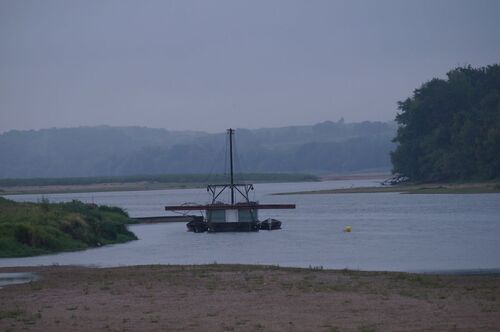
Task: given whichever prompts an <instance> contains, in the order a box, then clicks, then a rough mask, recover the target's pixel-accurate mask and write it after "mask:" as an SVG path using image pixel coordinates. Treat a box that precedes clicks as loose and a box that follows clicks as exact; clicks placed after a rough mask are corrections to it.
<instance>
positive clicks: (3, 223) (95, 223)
mask: <svg viewBox="0 0 500 332" xmlns="http://www.w3.org/2000/svg"><path fill="white" fill-rule="evenodd" d="M131 222H132V220H131V219H130V218H129V217H128V215H127V213H126V212H124V211H123V210H122V209H120V208H116V207H108V206H97V205H95V204H85V203H82V202H80V201H72V202H69V203H57V204H55V203H49V202H48V201H42V202H39V203H19V202H14V201H11V200H7V199H5V198H2V197H0V257H20V256H34V255H41V254H47V253H53V252H59V251H69V250H79V249H85V248H88V247H97V246H101V245H105V244H111V243H121V242H126V241H130V240H135V239H137V238H136V237H135V235H134V234H133V233H131V232H129V231H128V230H127V228H126V226H125V225H126V224H127V223H131Z"/></svg>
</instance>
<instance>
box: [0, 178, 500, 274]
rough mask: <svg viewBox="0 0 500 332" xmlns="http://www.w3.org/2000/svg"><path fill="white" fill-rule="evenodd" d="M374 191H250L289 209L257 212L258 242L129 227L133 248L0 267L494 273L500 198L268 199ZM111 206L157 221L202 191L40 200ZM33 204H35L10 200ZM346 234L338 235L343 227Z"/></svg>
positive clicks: (498, 258)
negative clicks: (279, 225)
mask: <svg viewBox="0 0 500 332" xmlns="http://www.w3.org/2000/svg"><path fill="white" fill-rule="evenodd" d="M368 185H371V186H376V185H378V182H377V181H375V180H373V181H371V180H346V181H325V182H310V183H281V184H256V185H255V196H254V197H251V198H252V199H255V200H259V201H260V202H261V203H295V204H296V205H297V209H295V210H262V211H260V219H264V218H268V217H273V218H276V219H279V220H281V221H282V222H283V229H282V230H276V231H260V232H257V233H216V234H210V233H203V234H194V233H190V232H187V231H186V226H185V224H184V223H164V224H152V225H132V226H130V227H129V228H130V230H131V231H133V232H134V233H135V234H136V235H137V236H138V237H139V240H138V241H132V242H129V243H124V244H118V245H111V246H105V247H101V248H95V249H89V250H85V251H78V252H70V253H61V254H53V255H45V256H38V257H27V258H11V259H0V267H5V266H30V265H51V264H60V265H65V264H72V265H73V264H79V265H97V266H121V265H142V264H203V263H213V262H217V263H241V264H272V265H280V266H297V267H309V266H313V267H319V266H322V267H323V268H334V269H342V268H349V269H360V270H389V271H415V272H416V271H464V270H465V271H477V270H498V269H500V194H473V195H466V194H460V195H445V194H439V195H421V194H399V193H373V194H323V195H321V194H320V195H318V194H314V195H291V196H272V195H270V194H271V193H276V192H288V191H303V190H316V189H331V188H346V187H359V186H368ZM44 196H45V197H47V198H49V199H50V201H52V202H55V201H67V200H72V199H79V200H82V201H85V202H92V201H93V202H95V203H97V204H107V205H116V206H120V207H122V208H124V209H126V210H127V211H128V212H129V214H130V215H131V216H132V217H145V216H161V215H165V214H166V212H165V211H164V210H163V207H164V206H165V205H168V204H182V203H185V202H199V203H205V202H207V201H208V199H209V196H208V193H207V192H206V190H204V189H176V190H156V191H133V192H102V193H77V194H53V195H44ZM7 198H9V199H14V200H16V201H37V200H39V199H40V198H41V196H40V195H16V196H8V197H7ZM348 225H349V226H352V232H351V233H344V232H343V229H344V227H345V226H348Z"/></svg>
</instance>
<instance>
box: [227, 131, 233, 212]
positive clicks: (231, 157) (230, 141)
mask: <svg viewBox="0 0 500 332" xmlns="http://www.w3.org/2000/svg"><path fill="white" fill-rule="evenodd" d="M227 133H228V134H229V165H230V168H231V205H234V174H233V134H234V129H231V128H229V129H228V130H227Z"/></svg>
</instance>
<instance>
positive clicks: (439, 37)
mask: <svg viewBox="0 0 500 332" xmlns="http://www.w3.org/2000/svg"><path fill="white" fill-rule="evenodd" d="M498 62H500V1H496V0H492V1H478V0H475V1H472V0H470V1H455V0H450V1H444V0H425V1H424V0H419V1H416V0H415V1H402V0H394V1H375V0H373V1H368V0H367V1H352V0H349V1H333V0H332V1H306V0H304V1H290V0H287V1H285V0H283V1H269V0H265V1H264V0H263V1H234V0H228V1H205V0H203V1H181V0H179V1H102V0H99V1H88V0H86V1H65V0H64V1H52V0H46V1H17V0H12V1H6V0H0V132H3V131H6V130H10V129H38V128H47V127H70V126H80V125H98V124H108V125H140V126H149V127H160V128H167V129H178V130H181V129H194V130H206V131H212V132H213V131H221V130H223V129H225V128H227V127H230V126H233V127H246V128H256V127H271V126H284V125H293V124H313V123H316V122H320V121H324V120H334V121H335V120H338V119H339V118H341V117H344V118H345V120H346V121H362V120H390V119H393V118H394V116H395V114H396V111H397V109H396V102H397V101H398V100H402V99H404V98H406V97H408V96H410V94H411V93H412V91H413V89H415V88H416V87H418V86H419V85H420V84H421V83H423V82H424V81H427V80H429V79H431V78H433V77H444V76H445V73H446V72H447V71H448V70H449V69H451V68H453V67H456V66H458V65H467V64H470V65H472V66H483V65H488V64H493V63H498Z"/></svg>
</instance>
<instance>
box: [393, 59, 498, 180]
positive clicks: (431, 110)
mask: <svg viewBox="0 0 500 332" xmlns="http://www.w3.org/2000/svg"><path fill="white" fill-rule="evenodd" d="M398 108H399V110H400V113H398V115H397V116H396V122H397V123H398V131H397V135H396V137H395V139H394V142H396V143H399V145H398V147H397V148H396V150H395V151H394V152H393V153H392V154H391V160H392V164H393V172H395V173H400V174H403V175H406V176H408V177H409V178H410V179H411V180H415V181H456V180H459V181H460V180H466V181H467V180H489V179H496V178H499V177H500V65H499V64H495V65H491V66H487V67H482V68H472V67H470V66H468V67H459V68H456V69H453V70H451V71H450V72H448V73H447V79H445V80H443V79H433V80H431V81H429V82H427V83H424V84H423V85H422V86H421V87H420V88H419V89H417V90H415V91H414V93H413V96H412V97H411V98H408V99H406V100H405V101H402V102H399V103H398Z"/></svg>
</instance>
